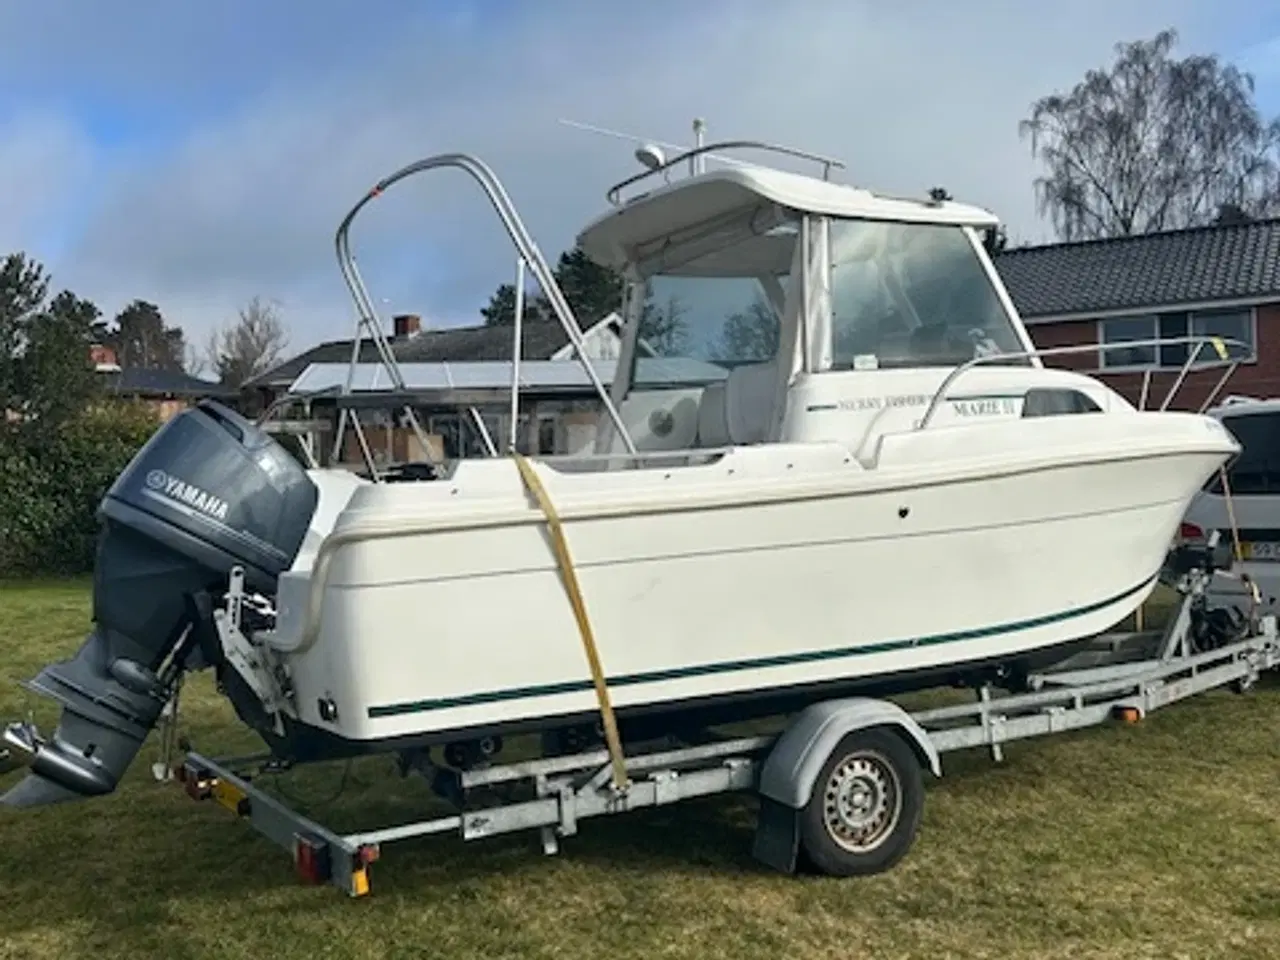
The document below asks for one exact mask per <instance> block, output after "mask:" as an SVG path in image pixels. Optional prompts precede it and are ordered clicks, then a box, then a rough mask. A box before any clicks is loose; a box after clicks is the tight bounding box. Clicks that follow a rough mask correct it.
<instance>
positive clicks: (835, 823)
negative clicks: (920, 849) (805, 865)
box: [799, 727, 924, 877]
mask: <svg viewBox="0 0 1280 960" xmlns="http://www.w3.org/2000/svg"><path fill="white" fill-rule="evenodd" d="M923 813H924V772H923V770H922V768H921V765H920V759H919V758H918V757H917V756H916V754H915V751H914V750H913V749H912V748H911V746H910V745H909V744H908V743H907V742H906V741H905V740H904V739H903V738H902V737H901V736H899V735H898V734H897V733H896V732H894V731H893V730H891V729H888V728H885V727H873V728H871V729H868V730H856V731H854V732H853V733H850V734H847V735H846V736H845V737H843V738H842V739H841V740H840V742H839V743H837V744H836V747H835V749H834V750H832V751H831V755H830V756H828V757H827V760H826V763H824V764H823V765H822V770H821V771H820V772H819V774H818V778H817V780H816V781H815V782H814V785H813V794H812V795H811V796H810V798H809V802H808V803H807V804H806V805H805V806H804V808H803V809H802V810H801V811H800V817H799V821H800V822H799V834H800V837H799V839H800V848H801V850H802V851H803V853H804V854H805V857H806V859H807V860H808V861H809V863H810V864H811V865H812V866H813V867H814V868H815V869H816V870H817V871H818V872H820V873H825V874H828V875H830V876H837V877H851V876H866V875H869V874H874V873H882V872H883V871H885V870H888V869H889V868H891V867H893V866H894V865H895V864H896V863H897V862H898V861H899V860H901V859H902V858H903V857H904V856H906V854H907V851H908V850H910V849H911V845H912V843H913V842H914V841H915V837H916V832H917V831H918V830H919V827H920V819H921V816H922V815H923Z"/></svg>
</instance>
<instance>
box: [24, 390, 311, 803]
mask: <svg viewBox="0 0 1280 960" xmlns="http://www.w3.org/2000/svg"><path fill="white" fill-rule="evenodd" d="M317 497H318V493H317V490H316V487H315V485H314V484H313V483H312V482H311V479H310V478H309V477H308V476H307V474H306V471H305V470H304V469H303V467H302V465H301V464H300V463H299V462H298V461H297V460H295V459H294V458H293V457H292V456H291V455H290V454H289V452H288V451H287V450H285V449H284V448H283V447H282V446H281V445H280V444H278V443H276V442H275V441H274V440H273V439H272V438H271V437H270V436H268V435H267V434H266V433H265V432H263V431H262V430H260V429H258V428H257V427H256V426H255V425H254V424H252V423H251V422H250V421H248V420H246V419H245V418H244V417H242V416H240V415H239V414H237V413H236V412H235V411H233V410H231V409H229V408H227V407H225V406H223V405H222V404H219V403H215V402H213V401H206V402H203V403H201V404H199V405H198V406H196V407H194V408H192V409H190V410H186V411H184V412H182V413H180V414H178V415H177V416H175V417H173V418H172V419H171V420H169V421H168V422H167V423H165V424H164V425H163V426H162V427H161V428H160V429H159V430H157V431H156V433H155V434H154V435H152V437H151V438H150V439H149V440H148V441H147V443H146V445H145V446H144V447H143V448H142V449H141V450H140V451H139V452H138V454H137V455H136V456H135V457H134V458H133V460H132V461H131V462H130V463H129V465H128V466H127V467H126V468H125V469H124V470H123V471H122V472H121V474H120V475H119V476H118V477H117V478H116V481H115V483H113V484H112V486H111V489H110V490H108V492H107V494H106V496H105V497H104V498H103V501H102V503H101V505H100V507H99V510H98V516H99V520H100V521H101V523H102V532H101V535H100V537H99V541H98V548H97V554H96V558H95V563H94V572H93V621H94V629H93V631H92V632H91V633H90V634H89V636H88V638H87V639H86V640H85V641H84V643H83V644H82V645H81V647H80V649H79V651H77V653H76V654H75V656H73V657H72V658H71V659H69V660H64V661H61V662H58V663H54V664H50V665H49V666H46V667H45V668H44V669H43V670H41V671H40V672H39V673H38V674H37V675H36V676H35V677H34V678H32V679H31V680H30V681H27V683H26V684H25V685H26V687H27V688H28V689H30V690H32V691H33V692H35V693H38V694H41V695H44V696H47V697H50V698H52V699H53V700H55V701H57V702H58V703H59V704H60V705H61V706H62V716H61V718H60V720H59V722H58V726H57V729H56V730H55V731H54V733H53V735H52V736H51V737H50V738H48V739H47V740H45V739H41V738H40V736H39V734H38V732H37V731H35V730H34V729H33V728H31V727H30V726H27V725H24V724H14V725H11V726H10V727H9V728H8V729H7V730H6V731H5V742H6V745H7V747H8V749H9V751H10V754H11V756H12V757H13V758H14V759H16V760H19V761H22V762H25V763H26V764H27V765H28V766H29V768H30V769H29V772H28V775H27V777H26V778H24V779H23V780H22V781H21V782H19V783H18V784H17V785H16V786H14V787H13V788H12V789H11V790H9V791H8V792H7V793H6V794H4V796H3V797H0V803H3V804H5V805H7V806H20V807H27V806H42V805H45V804H48V803H56V802H60V801H64V800H72V799H77V798H79V797H86V796H94V795H100V794H105V793H110V792H111V791H113V790H114V789H115V787H116V785H117V784H118V783H119V780H120V777H121V776H123V774H124V772H125V770H126V769H127V768H128V767H129V764H130V763H132V761H133V759H134V757H135V756H136V755H137V753H138V750H139V749H140V748H141V746H142V743H143V741H144V740H145V739H146V737H147V734H148V733H149V732H150V731H151V729H152V728H153V727H154V726H155V724H156V721H157V720H158V719H159V716H160V712H161V710H163V708H164V705H165V703H166V702H167V701H168V699H169V697H170V695H171V692H172V686H173V682H174V681H175V680H176V679H177V676H178V675H179V674H180V673H181V671H182V670H183V669H185V668H189V667H198V666H202V665H208V663H209V662H210V661H211V660H212V659H213V658H215V657H216V656H217V655H218V654H217V649H216V636H214V635H212V621H211V620H210V611H211V607H212V603H213V601H214V599H215V598H217V597H218V596H219V595H220V594H221V593H222V592H223V591H224V590H225V588H226V583H227V576H228V574H229V573H230V571H231V570H232V568H233V567H240V568H242V569H243V570H244V573H245V584H246V586H247V587H248V588H249V589H252V590H256V591H259V592H262V593H268V594H271V593H274V592H275V586H276V581H277V578H278V577H279V575H280V574H281V573H282V572H284V571H285V570H287V569H288V568H289V567H290V565H291V564H292V563H293V560H294V558H295V557H296V555H297V553H298V549H299V547H300V546H301V545H302V542H303V538H304V537H305V536H306V532H307V525H308V523H309V522H310V520H311V516H312V514H313V513H314V512H315V508H316V502H317Z"/></svg>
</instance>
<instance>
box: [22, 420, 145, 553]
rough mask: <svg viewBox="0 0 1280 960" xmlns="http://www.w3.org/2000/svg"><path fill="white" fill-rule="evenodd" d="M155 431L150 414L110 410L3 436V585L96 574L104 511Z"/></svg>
mask: <svg viewBox="0 0 1280 960" xmlns="http://www.w3.org/2000/svg"><path fill="white" fill-rule="evenodd" d="M157 426H158V421H157V418H156V415H155V413H154V411H153V410H152V409H151V408H149V407H146V406H144V405H141V404H131V403H118V402H111V403H107V404H104V405H102V406H98V407H94V408H91V409H90V410H87V411H86V412H84V413H83V414H81V415H80V416H78V417H76V418H75V419H73V420H71V421H69V422H67V423H64V424H62V425H60V426H59V427H57V428H53V429H48V430H45V431H38V430H35V429H29V430H9V431H6V432H3V433H0V577H18V576H38V575H74V574H82V573H87V572H88V571H90V570H92V569H93V555H94V548H95V546H96V541H97V536H98V520H97V516H96V512H97V508H98V503H99V502H100V501H101V500H102V497H103V495H104V494H105V493H106V492H107V488H108V487H110V486H111V483H112V481H114V480H115V478H116V475H117V474H118V473H119V472H120V471H121V470H122V469H124V467H125V465H126V464H127V463H128V462H129V461H130V460H131V459H132V458H133V456H134V454H135V453H137V452H138V450H139V449H140V448H141V447H142V445H143V444H144V443H145V442H146V441H147V439H148V438H149V437H150V436H151V434H152V433H153V432H154V431H155V429H156V427H157Z"/></svg>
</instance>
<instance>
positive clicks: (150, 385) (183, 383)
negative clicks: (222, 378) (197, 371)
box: [102, 367, 236, 397]
mask: <svg viewBox="0 0 1280 960" xmlns="http://www.w3.org/2000/svg"><path fill="white" fill-rule="evenodd" d="M102 376H103V378H104V379H105V380H106V387H107V389H108V390H109V391H111V392H112V393H118V394H125V395H134V396H149V397H155V396H172V397H233V396H235V394H236V391H235V390H232V389H230V388H228V387H224V386H223V385H222V384H220V383H214V382H213V381H212V380H202V379H200V378H199V377H192V376H188V375H187V374H185V373H180V372H178V371H176V370H153V369H150V368H147V367H125V368H124V369H123V370H121V371H120V372H119V373H104V374H103V375H102Z"/></svg>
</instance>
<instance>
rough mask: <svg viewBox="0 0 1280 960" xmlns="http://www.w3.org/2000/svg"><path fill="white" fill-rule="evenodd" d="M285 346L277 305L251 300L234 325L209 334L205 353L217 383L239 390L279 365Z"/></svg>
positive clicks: (286, 341) (282, 326)
mask: <svg viewBox="0 0 1280 960" xmlns="http://www.w3.org/2000/svg"><path fill="white" fill-rule="evenodd" d="M287 345H288V336H287V335H286V333H285V327H284V323H283V321H282V320H281V319H280V314H279V313H278V312H277V310H276V305H275V304H273V303H270V302H267V301H264V300H263V299H262V298H260V297H254V298H253V299H252V300H250V301H249V303H248V304H247V305H246V306H244V307H243V308H242V309H241V310H240V313H239V316H238V317H237V318H236V320H235V322H234V323H232V324H230V325H229V326H226V327H222V328H219V329H217V330H214V331H213V332H212V333H211V334H210V335H209V345H208V347H207V348H206V351H205V352H206V355H207V360H208V365H209V367H210V368H211V369H212V370H213V372H214V373H216V374H217V376H218V380H219V381H220V382H221V383H223V384H226V385H227V386H231V387H239V386H241V385H242V384H244V383H245V382H246V381H248V380H252V379H253V378H254V377H256V376H259V375H260V374H263V373H266V372H267V371H268V370H270V369H271V368H272V367H274V366H275V365H276V364H277V363H279V362H280V357H281V354H282V353H283V352H284V348H285V347H286V346H287Z"/></svg>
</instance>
